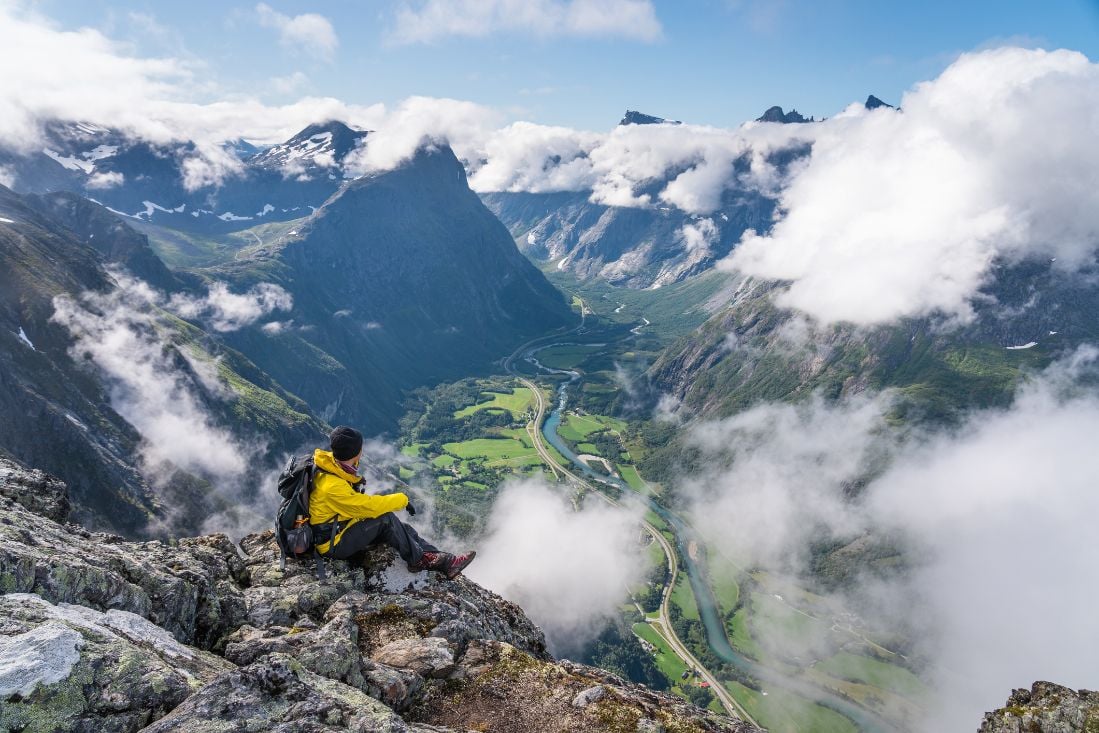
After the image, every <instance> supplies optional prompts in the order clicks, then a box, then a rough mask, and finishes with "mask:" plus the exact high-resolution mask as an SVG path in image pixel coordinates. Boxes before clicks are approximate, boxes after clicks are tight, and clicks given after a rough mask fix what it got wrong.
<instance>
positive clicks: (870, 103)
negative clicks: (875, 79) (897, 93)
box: [863, 94, 896, 109]
mask: <svg viewBox="0 0 1099 733" xmlns="http://www.w3.org/2000/svg"><path fill="white" fill-rule="evenodd" d="M863 105H864V106H865V107H866V108H867V109H877V108H878V107H888V108H889V109H896V107H894V106H893V105H891V104H889V103H888V102H883V101H881V100H880V99H878V98H877V97H875V96H874V95H873V94H871V95H870V96H869V97H867V98H866V101H865V102H863Z"/></svg>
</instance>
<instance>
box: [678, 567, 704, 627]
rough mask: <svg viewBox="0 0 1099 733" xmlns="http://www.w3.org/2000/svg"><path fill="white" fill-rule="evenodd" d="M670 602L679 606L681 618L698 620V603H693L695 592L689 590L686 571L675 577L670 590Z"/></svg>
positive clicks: (689, 584)
mask: <svg viewBox="0 0 1099 733" xmlns="http://www.w3.org/2000/svg"><path fill="white" fill-rule="evenodd" d="M671 603H672V604H673V605H675V606H679V610H680V612H681V613H682V614H683V618H686V619H691V620H692V621H698V620H699V616H698V604H697V603H695V594H694V591H693V590H691V582H690V581H689V580H688V579H687V574H686V573H680V574H679V575H677V576H676V579H675V588H674V589H673V590H672V596H671Z"/></svg>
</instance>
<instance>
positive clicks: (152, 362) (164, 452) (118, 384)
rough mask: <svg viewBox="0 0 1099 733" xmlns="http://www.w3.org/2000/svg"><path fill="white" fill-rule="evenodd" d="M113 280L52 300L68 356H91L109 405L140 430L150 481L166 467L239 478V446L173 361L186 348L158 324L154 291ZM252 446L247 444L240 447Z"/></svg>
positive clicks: (208, 378)
mask: <svg viewBox="0 0 1099 733" xmlns="http://www.w3.org/2000/svg"><path fill="white" fill-rule="evenodd" d="M116 281H117V283H118V288H116V289H115V290H113V291H111V292H110V293H106V294H101V293H85V294H84V295H82V296H81V298H80V300H79V301H77V300H73V299H71V298H68V297H66V296H59V297H57V298H55V299H54V309H55V312H54V315H53V316H52V319H51V320H53V321H54V322H55V323H59V324H61V325H62V326H64V327H65V328H67V329H68V330H69V332H70V333H71V334H72V336H73V338H74V339H75V340H74V343H73V346H72V347H71V350H70V353H71V355H72V357H73V358H74V359H75V360H77V361H89V362H91V363H92V364H94V365H95V367H96V368H97V369H98V370H99V371H100V372H101V373H102V374H103V375H104V377H106V383H107V385H108V391H109V395H110V401H111V407H113V408H114V409H115V410H116V411H117V412H118V414H120V415H122V417H124V418H125V419H126V420H127V422H129V423H130V424H131V425H133V426H134V427H135V428H137V430H138V432H139V433H140V434H141V437H142V449H143V455H142V458H143V462H144V469H145V473H146V474H147V475H148V476H149V477H150V479H151V480H152V481H153V482H154V483H156V479H157V476H158V474H161V473H163V472H164V470H165V467H167V466H176V467H178V468H181V469H183V470H185V471H188V472H192V473H197V474H198V475H201V476H204V477H207V478H218V479H220V480H228V481H232V480H234V479H235V478H237V477H239V476H240V475H241V474H242V472H243V471H244V469H245V468H246V466H245V464H244V463H243V462H242V461H241V460H240V456H241V455H243V454H246V451H245V448H244V446H243V445H241V444H239V443H238V442H237V440H236V438H235V437H234V436H233V435H232V434H230V433H229V432H228V431H226V430H224V429H222V428H220V427H218V426H217V425H216V424H215V423H214V421H213V419H212V418H211V416H210V415H209V413H208V412H207V410H206V408H205V406H204V405H203V403H202V399H201V397H200V396H199V395H200V392H199V391H198V390H197V389H196V386H197V385H196V384H195V383H194V382H193V381H192V378H191V377H189V376H188V375H187V373H186V370H185V369H182V368H181V365H180V364H179V363H178V362H177V361H176V360H175V356H176V355H177V354H181V353H182V351H183V350H185V349H186V348H187V347H186V346H181V347H177V346H174V345H173V344H172V342H171V340H170V336H169V334H168V333H167V332H166V331H165V330H164V329H163V327H162V326H161V325H160V324H159V323H158V320H157V317H156V315H155V313H156V307H157V304H158V303H160V302H162V296H161V295H160V294H159V293H157V292H156V291H154V290H152V289H151V288H149V286H148V285H146V284H145V283H143V282H141V281H140V280H135V279H133V278H130V277H128V276H125V275H122V274H120V273H116ZM192 357H193V355H192ZM183 359H184V360H186V361H187V362H188V363H191V364H193V363H195V362H196V361H201V360H198V359H196V358H191V359H188V358H187V357H183ZM194 374H195V376H194V380H195V381H197V382H199V383H200V384H201V383H207V384H211V383H212V386H218V383H217V379H216V375H213V374H211V373H209V372H208V371H206V370H203V369H198V370H196V371H195V372H194ZM219 389H220V387H219ZM254 452H255V447H254V446H251V447H250V448H249V449H248V450H247V454H252V453H254Z"/></svg>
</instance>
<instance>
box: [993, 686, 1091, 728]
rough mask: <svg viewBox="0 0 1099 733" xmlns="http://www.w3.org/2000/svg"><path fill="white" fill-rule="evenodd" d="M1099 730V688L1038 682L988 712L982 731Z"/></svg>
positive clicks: (1013, 694) (1017, 692)
mask: <svg viewBox="0 0 1099 733" xmlns="http://www.w3.org/2000/svg"><path fill="white" fill-rule="evenodd" d="M1097 730H1099V692H1092V691H1090V690H1070V689H1069V688H1067V687H1062V686H1061V685H1055V684H1053V683H1052V682H1035V683H1034V684H1033V685H1032V686H1031V688H1030V689H1029V690H1026V689H1019V690H1015V691H1013V692H1012V693H1011V697H1009V698H1008V700H1007V705H1005V706H1004V707H1002V708H1000V709H999V710H994V711H993V712H991V713H985V718H984V722H982V723H981V730H980V733H1076V732H1077V731H1079V732H1080V733H1092V731H1097Z"/></svg>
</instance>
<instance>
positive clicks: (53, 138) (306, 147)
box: [0, 120, 368, 233]
mask: <svg viewBox="0 0 1099 733" xmlns="http://www.w3.org/2000/svg"><path fill="white" fill-rule="evenodd" d="M367 134H368V133H367V132H365V131H362V130H354V129H352V128H350V127H348V126H347V125H346V124H344V123H342V122H340V121H338V120H329V121H327V122H323V123H318V124H314V125H310V126H308V127H307V128H305V129H304V130H302V131H301V132H299V133H298V134H297V135H295V136H293V137H292V138H290V139H289V140H287V141H286V142H284V143H281V144H278V145H275V146H272V147H270V148H267V149H265V150H260V149H258V148H257V147H256V146H254V145H252V144H250V143H248V142H246V141H243V140H237V141H232V142H229V143H226V144H225V145H223V146H221V147H220V148H217V149H206V148H200V147H199V146H198V145H196V144H195V143H193V142H188V141H182V142H174V143H164V144H156V143H152V142H149V141H147V140H143V139H138V138H134V137H132V136H130V135H127V134H125V133H123V132H120V131H117V130H109V129H105V128H101V127H97V126H94V125H88V124H85V123H66V122H60V121H55V122H51V123H49V124H47V125H45V126H44V128H43V131H42V137H43V147H42V148H41V149H38V150H30V151H27V150H12V149H8V150H4V149H0V166H2V167H3V170H4V171H5V172H6V175H7V176H8V177H10V178H12V179H13V180H12V182H11V183H12V187H13V188H14V189H15V190H17V191H18V192H20V193H49V192H56V191H68V192H71V193H76V194H80V195H82V196H86V197H87V198H90V199H93V200H95V201H96V202H99V203H101V204H103V205H104V206H106V207H108V208H110V209H112V210H114V211H116V212H119V213H121V214H123V215H125V216H128V217H131V218H133V219H135V220H141V221H144V222H154V223H156V224H160V225H165V226H169V227H173V228H177V229H182V230H187V231H195V232H206V233H210V232H226V231H235V230H238V229H242V228H245V227H248V226H252V225H254V224H256V223H259V222H263V221H285V220H288V219H296V218H300V217H302V216H305V215H307V214H309V213H310V212H311V211H312V210H314V209H316V207H318V206H320V205H321V204H322V203H323V202H324V201H325V200H326V199H327V198H328V197H329V196H331V195H332V194H333V193H335V192H336V190H337V189H338V188H339V187H340V185H341V184H342V182H343V181H344V180H345V178H346V177H348V176H349V175H350V173H349V170H348V168H347V164H348V162H349V158H350V157H351V156H352V154H353V153H354V152H355V151H356V150H357V149H358V147H359V146H360V145H361V144H362V142H363V140H365V139H366V136H367Z"/></svg>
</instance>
